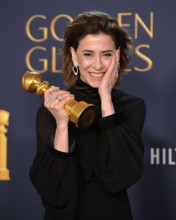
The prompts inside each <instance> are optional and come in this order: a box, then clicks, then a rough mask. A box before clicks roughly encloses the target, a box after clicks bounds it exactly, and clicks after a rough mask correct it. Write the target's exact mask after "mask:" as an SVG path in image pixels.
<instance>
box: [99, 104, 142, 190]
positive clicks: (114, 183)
mask: <svg viewBox="0 0 176 220" xmlns="http://www.w3.org/2000/svg"><path fill="white" fill-rule="evenodd" d="M145 112H146V108H145V103H144V101H143V100H138V101H131V102H130V103H126V104H124V105H123V107H122V115H120V114H118V113H115V114H114V115H111V116H108V117H105V118H102V119H100V120H99V124H98V126H99V129H100V131H101V134H100V136H99V140H98V147H97V152H96V165H95V166H96V173H97V176H98V177H99V178H100V179H101V180H102V181H103V182H104V184H105V186H106V187H107V189H108V190H109V191H110V192H112V193H115V192H117V191H120V190H122V189H126V188H128V187H129V186H131V185H132V184H134V183H135V182H136V181H137V180H138V179H139V178H140V176H141V175H142V173H143V153H144V147H143V143H142V138H141V131H142V128H143V124H144V119H145Z"/></svg>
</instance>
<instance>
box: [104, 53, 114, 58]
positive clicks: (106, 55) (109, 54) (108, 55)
mask: <svg viewBox="0 0 176 220" xmlns="http://www.w3.org/2000/svg"><path fill="white" fill-rule="evenodd" d="M104 56H105V57H111V56H112V53H105V54H104Z"/></svg>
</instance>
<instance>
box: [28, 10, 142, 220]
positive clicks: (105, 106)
mask: <svg viewBox="0 0 176 220" xmlns="http://www.w3.org/2000/svg"><path fill="white" fill-rule="evenodd" d="M64 39H65V41H64V47H63V70H64V75H65V82H66V84H67V85H68V86H69V89H68V91H65V90H60V89H59V88H58V87H50V88H49V89H48V90H47V91H46V92H45V95H44V106H41V108H40V109H39V111H38V114H37V124H36V126H37V153H36V156H35V159H34V161H33V164H32V167H31V170H30V178H31V181H32V183H33V184H34V186H35V188H36V189H37V191H38V193H39V194H40V196H41V198H42V203H43V206H44V208H45V217H44V219H45V220H57V219H58V220H60V219H62V220H69V219H72V220H78V219H79V220H109V219H110V220H132V219H133V218H132V213H131V209H130V204H129V200H128V196H127V188H128V187H130V186H131V185H132V184H134V183H135V182H136V181H137V180H138V179H139V178H140V177H141V175H142V173H143V144H142V140H141V131H142V127H143V123H144V118H145V104H144V101H143V100H142V99H140V98H137V97H133V96H131V95H128V94H126V93H124V92H122V91H120V90H118V89H116V88H115V85H117V84H118V83H119V81H120V76H121V73H122V72H123V71H124V70H125V68H126V67H127V64H128V62H129V52H130V48H131V46H130V37H129V36H128V35H127V33H126V32H125V31H124V30H122V29H121V28H120V27H119V25H118V24H117V22H116V20H114V19H113V18H112V17H111V16H109V15H108V14H106V13H103V12H98V11H92V12H85V13H83V14H80V15H79V16H78V17H77V18H76V19H75V20H74V21H73V22H72V23H71V24H70V25H68V27H67V28H66V30H65V38H64ZM53 94H54V97H55V98H53ZM73 99H76V100H77V101H82V100H83V101H86V102H87V103H92V104H94V105H95V106H96V108H97V111H98V116H97V119H96V120H95V122H94V123H93V124H92V126H90V127H88V128H87V129H84V130H80V129H79V128H77V127H76V126H75V124H74V123H72V122H70V121H69V118H68V115H67V113H66V111H65V110H64V105H65V103H67V102H68V101H70V100H73Z"/></svg>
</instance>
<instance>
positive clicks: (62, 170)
mask: <svg viewBox="0 0 176 220" xmlns="http://www.w3.org/2000/svg"><path fill="white" fill-rule="evenodd" d="M55 127H56V126H55V120H54V118H53V117H52V115H51V114H50V113H49V111H47V109H46V108H44V106H42V107H41V108H40V109H39V111H38V113H37V119H36V132H37V153H36V156H35V158H34V161H33V164H32V166H31V169H30V179H31V181H32V183H33V185H34V186H35V188H36V189H37V191H38V193H39V194H40V196H41V198H42V199H43V201H45V203H48V204H50V205H52V206H54V207H57V208H58V207H59V208H61V209H62V207H67V206H69V205H70V203H71V202H73V200H74V203H76V202H75V201H76V195H77V166H76V161H75V158H74V152H72V153H64V152H59V151H57V150H55V149H54V148H53V141H52V137H53V136H54V134H55ZM73 207H74V205H73Z"/></svg>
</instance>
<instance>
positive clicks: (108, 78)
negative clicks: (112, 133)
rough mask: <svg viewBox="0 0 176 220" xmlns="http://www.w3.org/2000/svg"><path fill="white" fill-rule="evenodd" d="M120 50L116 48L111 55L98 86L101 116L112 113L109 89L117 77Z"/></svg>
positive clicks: (112, 107) (110, 89)
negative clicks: (109, 62)
mask: <svg viewBox="0 0 176 220" xmlns="http://www.w3.org/2000/svg"><path fill="white" fill-rule="evenodd" d="M119 60H120V51H119V49H117V50H116V51H115V53H114V55H113V57H112V60H111V64H110V66H109V69H108V70H107V72H106V73H105V75H104V77H103V79H102V81H101V83H100V85H99V87H98V92H99V95H100V98H101V111H102V117H106V116H108V115H112V114H114V112H115V110H114V106H113V103H112V99H111V91H112V89H113V87H114V86H115V83H116V81H117V79H118V69H119Z"/></svg>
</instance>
